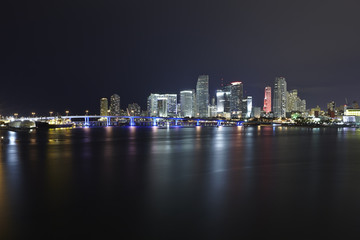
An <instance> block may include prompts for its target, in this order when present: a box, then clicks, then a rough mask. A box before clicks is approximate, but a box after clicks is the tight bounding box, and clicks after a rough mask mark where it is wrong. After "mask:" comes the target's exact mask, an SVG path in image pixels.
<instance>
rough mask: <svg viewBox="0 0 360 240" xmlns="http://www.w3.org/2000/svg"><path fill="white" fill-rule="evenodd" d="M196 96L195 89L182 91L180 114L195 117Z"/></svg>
mask: <svg viewBox="0 0 360 240" xmlns="http://www.w3.org/2000/svg"><path fill="white" fill-rule="evenodd" d="M194 96H195V91H194V90H184V91H181V92H180V113H181V114H180V115H181V116H182V117H194V112H193V111H194V103H195V101H194V100H195V99H194Z"/></svg>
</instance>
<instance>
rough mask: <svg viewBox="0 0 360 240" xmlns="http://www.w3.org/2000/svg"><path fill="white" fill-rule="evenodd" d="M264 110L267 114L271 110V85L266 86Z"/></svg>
mask: <svg viewBox="0 0 360 240" xmlns="http://www.w3.org/2000/svg"><path fill="white" fill-rule="evenodd" d="M263 110H264V112H265V113H266V114H268V113H269V112H271V87H265V97H264V107H263Z"/></svg>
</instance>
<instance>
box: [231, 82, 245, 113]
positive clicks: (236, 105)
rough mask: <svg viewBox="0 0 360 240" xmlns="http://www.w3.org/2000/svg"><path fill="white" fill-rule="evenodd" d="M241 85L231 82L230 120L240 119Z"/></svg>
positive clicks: (240, 83)
mask: <svg viewBox="0 0 360 240" xmlns="http://www.w3.org/2000/svg"><path fill="white" fill-rule="evenodd" d="M242 99H243V84H242V82H232V83H231V87H230V112H231V118H240V117H241V113H242Z"/></svg>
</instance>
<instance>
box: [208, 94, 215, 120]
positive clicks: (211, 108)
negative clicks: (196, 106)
mask: <svg viewBox="0 0 360 240" xmlns="http://www.w3.org/2000/svg"><path fill="white" fill-rule="evenodd" d="M208 116H209V117H216V116H217V107H216V104H215V98H214V97H213V98H212V99H211V104H210V105H209V108H208Z"/></svg>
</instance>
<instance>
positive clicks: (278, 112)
mask: <svg viewBox="0 0 360 240" xmlns="http://www.w3.org/2000/svg"><path fill="white" fill-rule="evenodd" d="M286 102H287V86H286V80H285V78H284V77H277V78H275V84H274V99H273V111H274V117H276V118H282V117H285V116H286V106H287V103H286Z"/></svg>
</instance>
